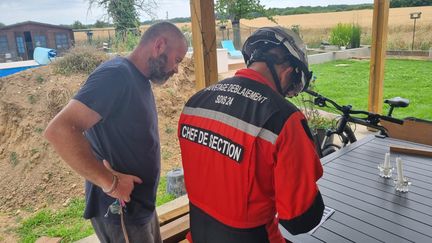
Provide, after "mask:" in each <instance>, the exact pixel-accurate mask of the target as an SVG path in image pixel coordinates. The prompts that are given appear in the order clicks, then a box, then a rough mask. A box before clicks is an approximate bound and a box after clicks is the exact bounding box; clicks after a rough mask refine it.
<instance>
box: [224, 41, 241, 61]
mask: <svg viewBox="0 0 432 243" xmlns="http://www.w3.org/2000/svg"><path fill="white" fill-rule="evenodd" d="M221 44H222V47H223V48H225V49H227V50H228V54H229V56H230V57H232V58H242V57H243V55H242V53H241V51H239V50H236V49H235V47H234V44H233V42H232V40H223V41H221Z"/></svg>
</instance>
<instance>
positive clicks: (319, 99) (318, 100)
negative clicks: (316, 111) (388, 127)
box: [304, 90, 403, 130]
mask: <svg viewBox="0 0 432 243" xmlns="http://www.w3.org/2000/svg"><path fill="white" fill-rule="evenodd" d="M304 92H306V93H308V94H310V95H312V96H314V97H315V100H314V104H315V105H318V106H320V107H324V106H327V104H326V102H329V103H330V104H332V105H333V106H334V107H335V108H336V109H338V110H339V111H341V112H342V113H343V114H344V115H345V116H347V118H348V121H350V122H354V123H358V124H360V125H364V126H368V127H373V128H375V129H379V130H383V129H384V128H383V127H382V126H380V125H378V123H379V121H380V120H385V121H389V122H392V123H397V124H403V120H400V119H397V118H394V117H391V116H383V115H380V114H376V113H371V112H368V111H360V110H353V109H352V107H351V106H350V105H348V106H341V105H339V104H337V103H336V102H335V101H333V100H331V99H329V98H327V97H324V96H322V95H320V94H319V93H317V92H315V91H312V90H305V91H304ZM353 114H362V115H366V116H367V117H366V118H360V117H352V116H350V115H353Z"/></svg>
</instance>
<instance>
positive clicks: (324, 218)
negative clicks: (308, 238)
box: [308, 206, 335, 234]
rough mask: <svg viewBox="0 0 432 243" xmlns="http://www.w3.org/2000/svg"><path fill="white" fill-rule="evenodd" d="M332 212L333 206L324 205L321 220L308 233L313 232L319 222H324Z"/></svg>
mask: <svg viewBox="0 0 432 243" xmlns="http://www.w3.org/2000/svg"><path fill="white" fill-rule="evenodd" d="M334 212H335V210H334V209H333V208H329V207H327V206H326V207H325V208H324V212H323V216H322V218H321V222H320V223H319V224H318V225H317V226H316V227H315V228H313V229H312V230H311V231H309V232H308V234H313V233H314V232H315V230H317V229H318V227H320V226H321V224H322V223H324V222H325V221H326V220H327V219H328V217H330V216H331V215H332V214H333V213H334Z"/></svg>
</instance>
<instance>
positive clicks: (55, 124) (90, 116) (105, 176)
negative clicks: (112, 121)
mask: <svg viewBox="0 0 432 243" xmlns="http://www.w3.org/2000/svg"><path fill="white" fill-rule="evenodd" d="M100 120H101V116H100V115H99V114H98V113H97V112H95V111H93V110H92V109H90V108H88V107H87V106H86V105H84V104H83V103H81V102H79V101H77V100H71V101H70V102H69V103H68V104H67V105H66V107H65V108H63V110H62V111H61V112H60V113H59V114H57V115H56V116H55V117H54V119H53V120H51V122H50V123H49V124H48V126H47V128H46V130H45V133H44V136H45V138H46V139H47V140H48V141H49V142H50V143H51V144H52V145H53V146H54V149H55V150H56V151H57V153H58V154H59V155H60V157H62V159H63V160H64V161H66V163H67V164H68V165H69V166H70V167H71V168H72V169H74V170H75V171H76V172H78V173H79V174H80V175H82V176H83V177H84V178H86V179H87V180H89V181H90V182H92V183H93V184H95V185H97V186H99V187H101V188H103V189H105V190H109V189H111V187H112V185H113V175H116V176H117V177H118V179H119V180H118V184H117V187H116V189H115V190H114V191H112V192H111V193H109V195H110V196H112V197H114V198H118V199H121V200H124V201H126V202H128V201H130V194H131V192H132V190H133V188H134V183H141V182H142V181H141V179H140V178H138V177H136V176H132V175H126V174H122V173H119V172H116V171H113V170H112V169H110V168H107V167H106V166H104V164H103V163H101V162H100V161H98V160H97V159H96V157H95V156H94V155H93V152H92V150H91V147H90V144H89V142H88V141H87V139H86V138H85V136H84V135H83V132H84V131H85V130H87V129H89V128H91V127H92V126H94V125H95V124H96V123H97V122H99V121H100Z"/></svg>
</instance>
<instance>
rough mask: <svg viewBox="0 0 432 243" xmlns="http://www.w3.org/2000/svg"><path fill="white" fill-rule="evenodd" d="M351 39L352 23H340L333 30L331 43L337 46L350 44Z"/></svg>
mask: <svg viewBox="0 0 432 243" xmlns="http://www.w3.org/2000/svg"><path fill="white" fill-rule="evenodd" d="M350 41H351V25H350V24H342V23H339V24H337V25H336V27H334V28H333V29H332V30H331V33H330V43H331V44H333V45H337V46H348V44H349V42H350Z"/></svg>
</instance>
